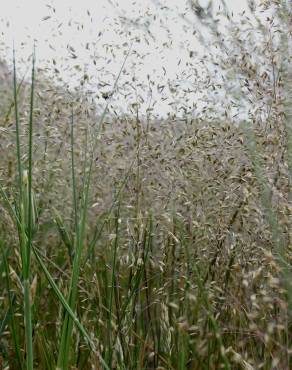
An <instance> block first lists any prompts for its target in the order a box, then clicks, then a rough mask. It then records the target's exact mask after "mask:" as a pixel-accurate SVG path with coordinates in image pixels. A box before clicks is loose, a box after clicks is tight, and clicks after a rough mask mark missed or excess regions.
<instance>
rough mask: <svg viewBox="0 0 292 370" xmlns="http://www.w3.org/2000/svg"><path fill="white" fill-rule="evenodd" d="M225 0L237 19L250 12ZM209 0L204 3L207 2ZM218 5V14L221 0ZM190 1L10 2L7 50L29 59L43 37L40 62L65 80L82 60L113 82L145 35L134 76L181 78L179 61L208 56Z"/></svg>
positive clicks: (4, 22)
mask: <svg viewBox="0 0 292 370" xmlns="http://www.w3.org/2000/svg"><path fill="white" fill-rule="evenodd" d="M225 2H226V4H227V6H228V8H229V9H230V13H231V14H232V13H233V14H234V17H236V16H237V14H238V13H241V12H242V11H243V10H247V3H246V1H245V0H225ZM208 3H209V2H208V1H206V0H204V1H203V0H201V1H200V4H201V5H203V6H205V5H207V4H208ZM213 3H214V5H213V9H214V11H215V12H216V11H217V10H218V9H219V0H216V1H214V2H213ZM159 4H160V5H159ZM163 5H167V7H168V9H165V8H164V7H163ZM187 5H189V2H188V1H187V0H167V1H166V0H160V1H159V0H135V1H133V0H119V1H115V0H83V1H80V0H58V1H57V0H51V1H43V0H26V1H24V0H9V1H5V6H2V8H1V15H0V19H1V23H0V31H1V40H0V41H1V53H2V55H3V54H6V55H7V56H8V58H9V56H11V46H12V44H13V42H14V43H15V48H16V50H17V55H18V58H19V59H20V58H23V59H24V60H26V58H27V56H28V55H29V54H31V50H32V44H33V42H34V41H33V40H37V41H36V46H37V59H38V65H39V66H41V67H44V68H45V67H46V66H49V68H51V67H52V66H54V67H56V69H57V70H59V71H60V73H61V75H62V77H63V78H64V79H65V80H66V79H67V81H70V83H71V84H75V83H77V80H78V79H79V72H80V71H79V72H78V71H76V70H74V71H75V72H74V73H72V68H71V67H72V66H73V64H74V63H75V64H76V63H77V61H78V63H79V64H80V66H81V70H82V73H83V71H84V68H85V69H86V72H87V73H89V74H90V75H94V74H96V72H97V71H98V72H100V73H99V74H100V75H101V72H102V69H103V68H105V69H106V73H105V74H104V76H103V79H104V80H106V81H107V82H109V83H111V78H110V77H109V76H112V78H113V76H114V75H116V74H117V72H118V70H119V66H120V65H121V61H122V60H123V58H124V53H125V52H126V51H127V50H128V47H129V46H128V45H129V43H130V39H132V40H133V37H134V38H135V40H137V39H138V38H140V39H141V41H140V42H139V43H138V42H134V46H133V49H134V51H135V52H136V53H137V55H139V56H142V57H141V58H140V59H139V63H138V62H135V54H133V53H132V55H131V60H130V61H129V62H128V66H131V71H130V72H131V74H132V77H133V75H134V76H135V77H136V78H137V79H138V80H139V79H140V80H141V81H143V82H144V83H146V80H147V75H148V76H149V75H150V76H152V77H154V76H157V77H156V78H161V81H163V78H164V80H165V79H166V78H167V79H177V78H178V75H179V74H180V72H182V69H183V68H184V67H183V64H182V65H181V67H180V64H179V63H180V62H179V61H180V60H183V61H186V60H187V58H188V57H189V50H193V51H194V52H195V53H197V54H198V55H203V54H204V48H203V47H202V45H201V44H200V43H199V42H198V40H197V39H196V37H194V36H193V30H195V29H196V25H195V24H194V27H191V26H190V23H191V22H194V18H192V16H191V15H190V14H189V10H186V6H187ZM183 14H184V15H183ZM154 16H155V18H154ZM183 18H185V19H183ZM128 19H130V20H135V24H130V23H129V22H128V21H127V20H128ZM188 21H189V22H190V23H188ZM121 25H122V26H121ZM148 30H149V33H148ZM120 31H121V32H120ZM199 31H200V27H199ZM201 31H202V30H201ZM129 32H131V35H130V36H129ZM170 40H171V45H170V44H169V41H170ZM166 44H167V45H166ZM107 45H110V46H113V48H114V50H115V52H114V54H113V53H112V52H111V53H109V51H108V47H107ZM92 58H95V60H96V64H94V66H93V65H92V63H90V60H92ZM52 62H53V64H52ZM93 67H94V68H95V69H93ZM180 68H181V70H180ZM108 73H109V74H108ZM107 75H108V77H107ZM181 76H182V75H180V78H182V77H181ZM93 80H94V79H93ZM94 81H95V80H94ZM186 82H187V81H186ZM146 95H147V94H146ZM148 98H149V97H148ZM145 100H147V96H145ZM160 109H161V110H165V109H167V108H166V106H165V107H163V101H162V102H160Z"/></svg>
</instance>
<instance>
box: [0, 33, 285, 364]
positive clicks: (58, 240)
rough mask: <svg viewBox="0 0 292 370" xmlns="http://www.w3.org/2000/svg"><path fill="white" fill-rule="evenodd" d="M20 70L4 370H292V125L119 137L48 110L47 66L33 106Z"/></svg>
mask: <svg viewBox="0 0 292 370" xmlns="http://www.w3.org/2000/svg"><path fill="white" fill-rule="evenodd" d="M286 41H287V40H285V39H283V44H285V43H286ZM130 51H131V48H130V49H129V50H128V52H127V53H126V56H125V61H124V63H123V65H122V66H121V69H120V71H119V73H118V74H117V78H116V80H115V83H114V86H113V92H114V91H115V90H117V89H118V81H119V79H120V77H121V75H122V73H123V70H124V67H125V63H126V60H127V58H128V56H129V54H130ZM13 66H14V73H13V84H12V86H13V102H12V103H11V102H10V103H9V104H8V112H9V113H7V114H4V116H3V117H4V118H5V120H4V122H5V127H6V125H8V126H7V127H8V128H7V132H8V136H7V139H6V138H5V140H6V141H5V143H7V153H8V155H7V157H3V158H0V169H1V187H0V193H1V203H0V207H1V208H0V211H1V220H0V249H1V255H0V272H1V275H2V276H3V279H2V281H1V283H0V286H1V291H2V294H1V300H0V307H1V316H0V320H1V322H0V334H1V340H0V344H1V346H0V359H1V363H2V364H3V368H5V369H6V368H7V369H8V368H11V369H62V370H69V369H121V370H123V369H124V370H137V369H139V370H140V369H141V370H142V369H143V370H146V369H159V370H163V369H172V370H173V369H179V370H183V369H194V370H213V369H214V370H215V369H225V370H228V369H248V370H251V369H265V370H267V369H279V370H280V369H281V370H282V369H289V368H291V367H292V359H291V341H292V337H291V309H290V306H289V302H290V300H291V292H290V291H291V284H290V281H291V279H290V277H291V267H290V265H291V210H292V208H291V194H290V192H291V191H290V178H291V173H290V170H291V168H290V167H291V166H290V160H291V158H290V157H291V155H290V154H291V153H290V152H291V148H290V144H291V143H290V136H288V137H287V140H284V139H283V138H285V135H284V133H285V132H286V131H287V132H288V131H289V127H290V121H289V120H291V115H290V114H287V115H286V117H285V120H283V121H281V120H279V122H278V123H279V124H278V125H274V126H273V127H271V128H270V129H268V128H267V126H266V125H261V124H256V123H254V124H253V125H250V124H249V125H248V124H244V125H235V124H233V123H232V122H229V121H228V119H227V118H224V120H223V119H222V117H221V116H219V114H218V117H219V118H218V119H217V117H216V119H214V120H207V119H204V120H199V119H198V120H194V121H192V122H189V121H187V120H184V121H182V122H180V123H179V124H178V123H177V122H172V121H169V122H161V121H154V120H153V121H151V120H150V121H149V120H148V121H147V122H144V120H143V119H141V118H140V116H139V109H138V105H136V112H135V116H130V117H129V116H126V115H124V116H117V117H116V118H115V117H114V116H110V117H109V118H108V120H109V121H110V122H107V116H106V113H107V111H108V108H109V106H110V104H111V100H109V101H107V103H106V106H105V109H104V111H103V113H102V114H101V115H100V119H99V120H98V121H97V119H96V117H97V115H96V112H95V111H94V110H91V111H90V109H89V108H90V105H89V104H88V103H86V102H85V101H82V100H80V99H79V98H80V97H79V96H72V97H71V98H72V100H70V102H69V103H68V104H67V103H66V101H65V100H64V99H63V98H62V97H63V92H62V91H61V92H60V95H59V96H58V92H54V93H53V94H52V96H51V95H50V91H52V90H53V89H51V90H50V88H48V89H47V92H46V94H48V95H47V97H48V98H47V99H43V100H42V99H41V98H40V97H39V96H38V91H40V90H45V89H44V88H43V85H42V83H43V84H44V85H46V86H49V82H48V81H45V82H42V81H40V80H38V79H37V76H36V72H35V71H36V67H35V56H34V55H33V58H32V78H31V83H30V94H29V95H28V94H27V92H26V88H27V84H26V83H25V82H23V81H22V82H21V83H20V84H18V82H17V78H16V70H17V68H16V67H17V66H16V62H15V57H14V61H13ZM283 68H284V67H283ZM285 68H286V67H285ZM287 79H288V77H287ZM271 86H275V83H274V81H271ZM49 87H50V86H49ZM288 87H289V86H288ZM278 90H279V91H277V96H278V97H279V96H280V95H281V94H283V95H284V96H285V104H286V105H285V104H284V106H285V107H286V108H289V107H288V106H287V96H289V94H290V92H289V89H288V88H287V89H286V90H285V91H284V92H282V90H281V89H280V87H278ZM21 94H23V95H21ZM56 95H57V97H58V98H56ZM112 95H113V94H111V96H112ZM275 95H276V94H275ZM277 96H275V99H276V98H277ZM25 99H27V101H28V103H26V100H25ZM52 101H54V104H52ZM11 107H14V113H15V114H14V116H15V117H14V118H15V120H14V121H13V122H12V119H11V117H10V112H11ZM286 108H285V109H286ZM280 109H281V108H280V106H279V105H277V104H276V102H274V105H273V106H272V107H271V112H272V113H271V115H272V114H273V117H276V118H277V119H279V117H282V116H281V114H280V113H279V110H280ZM55 110H58V111H59V113H58V114H59V115H58V114H57V113H56V115H54V114H55ZM37 112H40V113H39V114H38V113H37ZM288 113H289V109H288ZM52 116H53V119H52ZM9 117H10V118H9ZM42 117H43V121H42ZM64 122H69V123H68V124H67V123H66V124H65V123H64ZM96 122H97V124H96ZM285 130H286V131H285ZM12 134H14V139H13V140H12V139H11V137H12ZM279 154H280V155H279Z"/></svg>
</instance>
